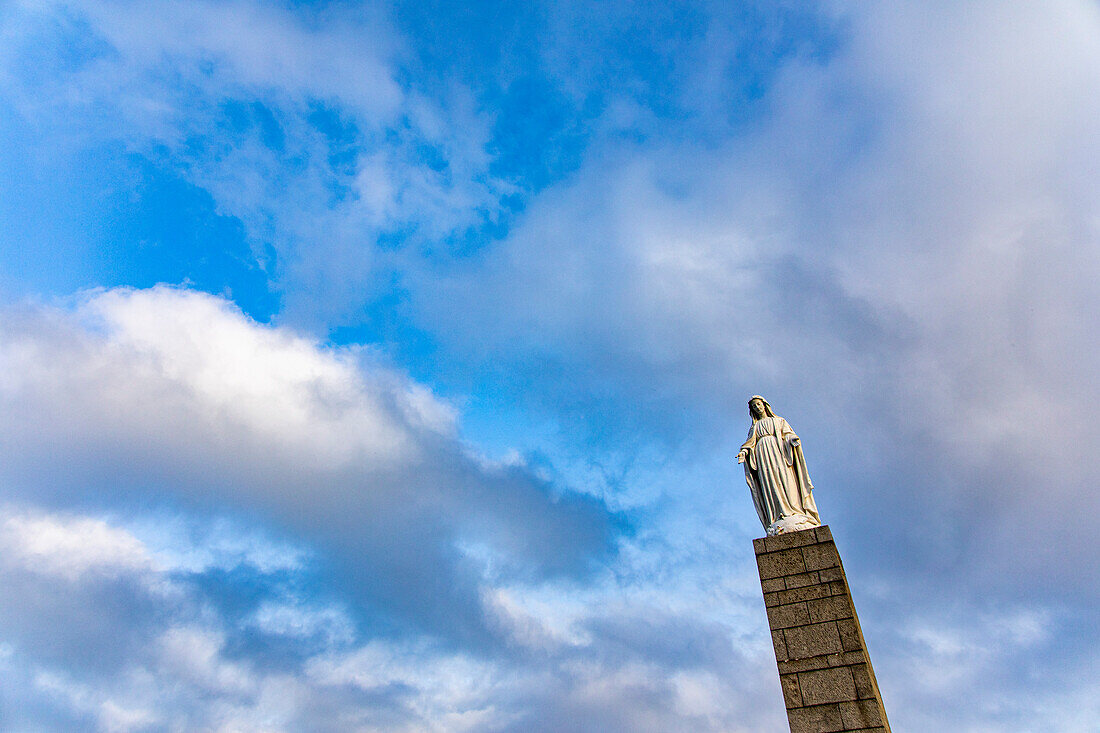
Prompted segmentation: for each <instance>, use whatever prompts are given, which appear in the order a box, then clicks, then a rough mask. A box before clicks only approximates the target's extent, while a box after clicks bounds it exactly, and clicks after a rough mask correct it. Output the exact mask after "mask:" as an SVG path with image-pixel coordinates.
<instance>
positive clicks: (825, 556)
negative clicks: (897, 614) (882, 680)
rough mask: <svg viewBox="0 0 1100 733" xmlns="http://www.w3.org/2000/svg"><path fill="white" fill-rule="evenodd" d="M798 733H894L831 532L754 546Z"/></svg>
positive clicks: (777, 658)
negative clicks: (862, 732) (838, 732)
mask: <svg viewBox="0 0 1100 733" xmlns="http://www.w3.org/2000/svg"><path fill="white" fill-rule="evenodd" d="M753 547H754V549H755V550H756V564H757V567H759V569H760V585H761V587H762V588H763V590H764V605H765V606H766V607H767V611H768V625H769V626H771V633H772V643H773V644H774V646H775V661H776V663H777V664H778V665H779V681H780V684H781V686H782V688H783V701H784V703H786V706H787V720H788V722H790V725H791V733H826V732H831V731H865V732H867V733H870V732H871V731H876V732H880V733H882V732H885V733H888V732H889V730H890V724H889V723H888V722H887V720H886V710H885V709H884V708H883V706H882V695H880V694H879V691H878V683H877V682H876V681H875V672H874V670H873V669H872V668H871V658H870V657H869V656H867V645H866V644H865V643H864V641H863V632H862V631H861V630H860V628H859V619H858V618H856V609H855V606H853V605H852V596H851V593H849V591H848V581H847V579H846V578H845V576H844V567H843V566H842V565H841V564H840V554H839V553H837V550H836V545H835V544H834V543H833V534H832V532H830V531H829V528H828V527H817V528H816V529H806V530H802V531H801V532H789V533H787V534H782V535H778V536H776V537H765V538H763V539H758V540H753Z"/></svg>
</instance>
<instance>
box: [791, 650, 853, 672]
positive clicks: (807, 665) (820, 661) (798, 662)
mask: <svg viewBox="0 0 1100 733" xmlns="http://www.w3.org/2000/svg"><path fill="white" fill-rule="evenodd" d="M830 657H837V658H839V657H840V655H839V654H822V655H818V656H816V657H806V658H805V659H788V660H787V661H785V662H779V663H778V667H779V674H795V673H796V672H809V671H810V670H811V669H825V668H826V667H833V666H835V665H834V663H833V662H830V661H829V659H830Z"/></svg>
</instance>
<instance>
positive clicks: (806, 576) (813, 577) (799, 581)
mask: <svg viewBox="0 0 1100 733" xmlns="http://www.w3.org/2000/svg"><path fill="white" fill-rule="evenodd" d="M783 582H785V583H786V584H787V589H788V590H790V589H792V588H802V587H805V586H807V585H817V584H818V583H820V582H821V580H820V578H819V577H818V574H817V573H816V572H813V573H800V574H798V575H788V576H787V577H786V578H784V579H783Z"/></svg>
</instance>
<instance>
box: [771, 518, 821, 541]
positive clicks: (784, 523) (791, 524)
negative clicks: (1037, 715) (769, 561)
mask: <svg viewBox="0 0 1100 733" xmlns="http://www.w3.org/2000/svg"><path fill="white" fill-rule="evenodd" d="M820 526H821V523H820V522H818V521H817V520H816V519H814V518H813V517H808V516H806V515H805V514H792V515H791V516H789V517H783V518H782V519H777V520H776V521H774V522H772V525H771V526H770V527H768V536H769V537H775V536H776V535H779V534H787V533H788V532H801V531H802V530H804V529H813V528H814V527H820Z"/></svg>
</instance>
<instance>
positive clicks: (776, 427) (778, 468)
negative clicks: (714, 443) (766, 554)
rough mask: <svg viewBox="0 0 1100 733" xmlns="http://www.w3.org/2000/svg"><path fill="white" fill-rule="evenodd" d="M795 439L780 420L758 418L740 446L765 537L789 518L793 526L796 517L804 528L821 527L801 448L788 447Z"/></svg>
mask: <svg viewBox="0 0 1100 733" xmlns="http://www.w3.org/2000/svg"><path fill="white" fill-rule="evenodd" d="M797 437H798V436H797V435H795V433H794V431H793V430H791V426H790V425H788V424H787V421H786V420H784V419H783V418H781V417H771V416H769V417H762V418H760V419H759V420H757V421H755V422H754V423H753V424H752V427H751V428H749V437H748V439H747V440H746V441H745V443H744V445H742V446H741V450H742V451H746V452H747V454H748V455H747V456H746V459H745V481H746V483H748V485H749V490H750V491H751V492H752V501H753V503H754V504H755V505H756V513H757V514H758V515H760V522H761V523H762V524H763V525H764V527H765V528H766V529H767V530H768V533H769V534H772V533H773V529H774V526H775V524H776V523H777V522H779V521H780V520H783V519H787V518H789V517H790V518H795V521H796V522H797V518H798V517H800V516H801V517H806V518H807V520H809V521H808V526H816V525H818V524H820V523H821V519H820V517H818V514H817V505H816V504H815V503H814V497H813V489H814V487H813V484H811V483H810V476H809V474H808V473H807V472H806V458H805V457H804V456H803V455H802V446H801V445H791V439H792V438H797Z"/></svg>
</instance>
